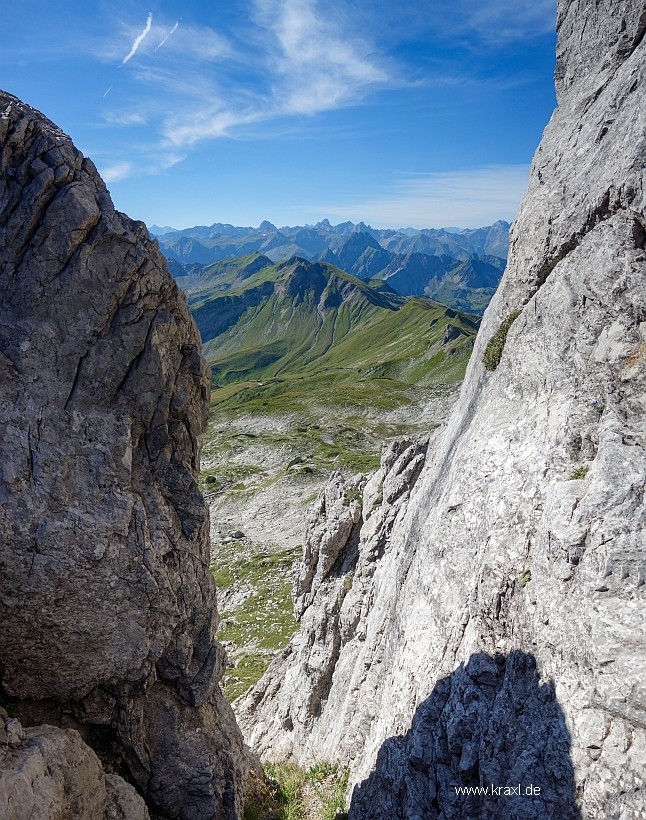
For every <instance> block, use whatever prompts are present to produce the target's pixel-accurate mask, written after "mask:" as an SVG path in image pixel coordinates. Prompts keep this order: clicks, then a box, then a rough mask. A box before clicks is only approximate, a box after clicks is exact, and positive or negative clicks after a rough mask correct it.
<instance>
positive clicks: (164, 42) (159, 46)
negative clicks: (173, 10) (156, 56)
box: [155, 20, 179, 51]
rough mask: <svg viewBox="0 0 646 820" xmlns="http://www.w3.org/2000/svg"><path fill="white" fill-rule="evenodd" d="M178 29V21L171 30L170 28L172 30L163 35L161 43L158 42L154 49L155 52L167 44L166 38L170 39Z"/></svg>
mask: <svg viewBox="0 0 646 820" xmlns="http://www.w3.org/2000/svg"><path fill="white" fill-rule="evenodd" d="M178 27H179V20H178V21H177V22H176V23H175V25H174V26H173V28H172V29H171V30H170V31H169V32H168V34H165V35H164V37H163V39H162V41H161V42H160V44H159V45H158V46H157V48H156V49H155V51H159V49H160V48H161V47H162V46H163V45H166V43H167V42H168V38H169V37H172V36H173V34H175V32H176V31H177V29H178Z"/></svg>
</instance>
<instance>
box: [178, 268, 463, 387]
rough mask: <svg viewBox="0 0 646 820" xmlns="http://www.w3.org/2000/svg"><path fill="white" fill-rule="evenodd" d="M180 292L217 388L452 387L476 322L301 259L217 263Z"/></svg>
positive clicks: (185, 283)
mask: <svg viewBox="0 0 646 820" xmlns="http://www.w3.org/2000/svg"><path fill="white" fill-rule="evenodd" d="M182 286H183V287H184V289H185V291H186V292H187V294H188V299H189V306H190V308H191V312H192V313H193V316H194V318H195V321H196V323H197V325H198V328H199V329H200V333H201V334H202V341H203V343H204V353H205V355H206V358H207V360H208V361H209V363H210V365H211V369H212V374H213V386H214V387H215V388H218V387H219V388H224V387H225V386H227V385H234V384H236V385H239V384H241V383H249V382H253V383H254V384H256V383H257V382H261V383H265V382H267V381H268V380H272V379H278V380H279V381H280V382H281V383H283V382H284V381H285V380H286V379H287V380H289V381H293V380H295V379H297V380H298V382H299V384H302V383H303V382H305V383H307V382H308V380H314V381H315V382H317V383H318V382H319V381H320V379H321V378H325V380H326V382H330V383H333V382H335V381H337V380H339V379H340V380H347V379H348V378H349V379H351V380H353V381H356V380H357V379H360V380H361V379H371V380H374V379H390V380H394V381H396V382H398V383H403V384H410V385H413V384H420V385H423V384H427V383H431V382H432V383H437V382H442V383H450V382H455V381H459V379H461V378H462V376H463V374H464V368H465V366H466V362H467V360H468V357H469V354H470V351H471V347H472V345H473V339H474V337H475V334H476V331H477V327H478V320H477V318H476V317H474V316H467V315H463V314H460V313H458V312H457V311H455V310H452V309H450V308H447V307H446V306H445V305H440V304H437V303H436V302H434V301H432V300H430V299H426V298H411V297H405V296H400V295H399V294H397V293H396V292H395V291H394V290H393V289H392V288H390V287H389V286H388V284H387V283H386V282H384V281H382V280H372V281H370V282H364V281H361V280H360V279H357V278H355V277H354V276H351V275H349V274H347V273H345V272H343V271H341V270H339V269H338V268H335V267H334V266H332V265H330V264H329V263H326V262H309V261H308V260H306V259H304V258H302V257H293V258H291V259H289V260H287V261H284V262H280V263H278V264H276V263H273V262H272V261H271V260H270V259H269V258H268V257H265V256H262V255H260V254H251V255H249V256H247V257H245V258H238V259H236V260H229V261H221V262H215V263H213V264H212V265H210V266H208V267H205V268H202V269H201V270H199V272H196V271H193V272H192V273H189V274H187V275H186V276H185V277H184V279H183V280H182ZM255 390H256V391H257V388H255Z"/></svg>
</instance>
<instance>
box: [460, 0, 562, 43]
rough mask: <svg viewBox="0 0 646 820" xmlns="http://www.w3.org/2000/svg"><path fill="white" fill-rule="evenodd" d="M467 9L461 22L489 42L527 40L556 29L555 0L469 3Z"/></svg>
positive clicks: (505, 0) (508, 0)
mask: <svg viewBox="0 0 646 820" xmlns="http://www.w3.org/2000/svg"><path fill="white" fill-rule="evenodd" d="M468 10H469V13H468V14H465V15H464V18H463V22H462V25H463V26H464V28H465V29H467V30H471V31H473V32H476V33H477V34H478V35H479V37H480V38H481V39H483V40H484V41H486V42H488V43H500V42H505V41H514V40H527V39H529V38H531V37H536V36H538V35H540V34H546V33H547V32H552V31H554V26H555V23H556V0H497V2H495V3H478V4H475V6H474V4H473V3H471V2H468ZM465 11H466V9H465Z"/></svg>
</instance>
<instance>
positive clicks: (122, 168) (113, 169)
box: [100, 162, 134, 182]
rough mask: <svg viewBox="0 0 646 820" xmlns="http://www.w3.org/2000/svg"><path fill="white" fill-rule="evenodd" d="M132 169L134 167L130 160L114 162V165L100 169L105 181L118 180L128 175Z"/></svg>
mask: <svg viewBox="0 0 646 820" xmlns="http://www.w3.org/2000/svg"><path fill="white" fill-rule="evenodd" d="M133 170H134V167H133V165H132V163H130V162H116V163H115V164H114V165H108V166H107V167H105V168H101V169H100V171H101V176H102V177H103V179H104V181H105V182H119V181H120V180H122V179H126V177H129V176H130V175H131V174H132V172H133Z"/></svg>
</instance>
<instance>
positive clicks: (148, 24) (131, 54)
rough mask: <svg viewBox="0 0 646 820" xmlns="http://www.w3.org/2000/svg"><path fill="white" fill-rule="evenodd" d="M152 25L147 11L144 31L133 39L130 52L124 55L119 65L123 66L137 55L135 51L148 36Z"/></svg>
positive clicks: (151, 15) (150, 14)
mask: <svg viewBox="0 0 646 820" xmlns="http://www.w3.org/2000/svg"><path fill="white" fill-rule="evenodd" d="M152 24H153V14H152V12H151V11H149V12H148V19H147V20H146V26H145V28H144V30H143V31H142V32H141V34H140V35H139V36H138V37H135V40H134V42H133V44H132V48H131V49H130V51H129V52H128V53H127V54H126V56H125V57H124V58H123V60H122V61H121V65H125V64H126V63H127V62H128V60H132V58H133V57H134V56H135V54H136V53H137V49H138V48H139V46H140V45H141V44H142V43H143V41H144V39H145V37H146V35H147V34H148V32H149V31H150V29H151V28H152Z"/></svg>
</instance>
